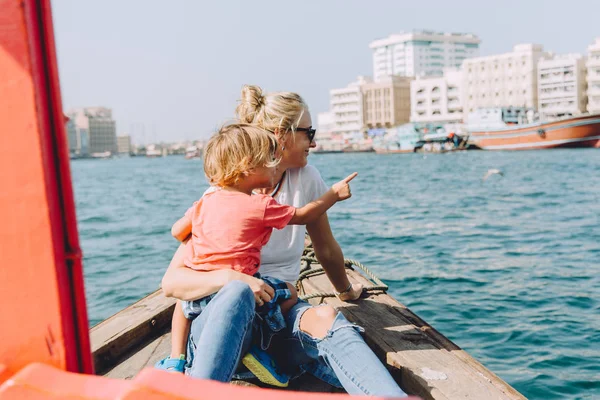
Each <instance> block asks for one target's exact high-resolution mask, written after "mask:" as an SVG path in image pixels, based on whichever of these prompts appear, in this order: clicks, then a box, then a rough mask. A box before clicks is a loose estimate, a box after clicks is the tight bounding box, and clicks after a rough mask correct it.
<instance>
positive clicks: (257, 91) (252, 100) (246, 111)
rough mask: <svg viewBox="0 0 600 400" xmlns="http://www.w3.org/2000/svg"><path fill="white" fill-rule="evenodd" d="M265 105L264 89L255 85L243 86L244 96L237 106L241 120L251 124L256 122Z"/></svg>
mask: <svg viewBox="0 0 600 400" xmlns="http://www.w3.org/2000/svg"><path fill="white" fill-rule="evenodd" d="M264 105H265V97H264V96H263V93H262V89H261V88H260V87H258V86H254V85H244V87H243V88H242V98H241V100H240V104H239V105H238V106H237V108H236V114H237V116H238V118H239V120H240V121H242V122H246V123H248V124H251V123H253V122H254V119H255V117H256V114H257V113H258V112H259V111H260V109H261V108H262V107H263V106H264Z"/></svg>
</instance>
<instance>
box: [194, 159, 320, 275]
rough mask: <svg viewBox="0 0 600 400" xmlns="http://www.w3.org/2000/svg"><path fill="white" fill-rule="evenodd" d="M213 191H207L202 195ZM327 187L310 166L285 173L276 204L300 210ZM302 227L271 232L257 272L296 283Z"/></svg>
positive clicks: (301, 248)
mask: <svg viewBox="0 0 600 400" xmlns="http://www.w3.org/2000/svg"><path fill="white" fill-rule="evenodd" d="M214 190H216V188H214V187H210V188H208V189H207V190H206V191H205V192H204V194H206V193H209V192H212V191H214ZM328 190H329V187H328V186H327V185H326V184H325V182H324V181H323V178H322V177H321V174H320V173H319V171H318V170H317V169H316V168H315V167H313V166H312V165H307V166H306V167H303V168H290V169H288V170H286V172H285V176H284V178H283V182H281V187H280V188H279V191H278V192H277V194H276V195H275V200H277V202H278V203H279V204H287V205H289V206H293V207H296V208H298V207H303V206H305V205H306V204H308V203H310V202H311V201H315V200H317V199H318V198H319V197H321V196H322V195H323V194H325V192H327V191H328ZM305 233H306V226H305V225H288V226H286V227H285V228H283V229H281V230H279V229H273V233H272V234H271V238H270V239H269V242H268V243H267V245H266V246H265V247H263V248H262V251H261V252H260V255H261V265H260V268H259V272H260V273H261V274H263V275H266V276H272V277H273V278H277V279H281V280H282V281H286V282H291V283H295V282H296V280H297V279H298V275H300V258H301V257H302V251H303V250H304V235H305Z"/></svg>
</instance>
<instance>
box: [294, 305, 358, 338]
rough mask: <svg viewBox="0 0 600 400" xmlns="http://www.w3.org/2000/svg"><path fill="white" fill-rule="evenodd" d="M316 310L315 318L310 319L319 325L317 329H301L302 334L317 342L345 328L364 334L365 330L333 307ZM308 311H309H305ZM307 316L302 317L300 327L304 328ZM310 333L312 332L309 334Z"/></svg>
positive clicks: (320, 307) (324, 306)
mask: <svg viewBox="0 0 600 400" xmlns="http://www.w3.org/2000/svg"><path fill="white" fill-rule="evenodd" d="M312 310H314V314H315V315H314V316H310V317H309V318H314V321H311V322H313V323H316V324H317V328H316V329H315V328H314V327H313V328H312V329H310V328H309V329H308V330H306V329H299V330H300V331H301V332H302V333H304V334H306V335H309V336H311V338H312V339H314V340H315V342H319V341H321V340H324V339H327V338H329V337H331V336H332V335H333V334H334V333H335V332H337V331H338V330H340V329H343V328H352V329H355V330H356V331H357V332H358V333H363V332H364V329H363V328H362V327H360V326H358V325H356V324H353V323H351V322H350V321H348V320H347V319H346V317H344V315H343V314H342V313H341V312H339V311H336V310H335V309H334V308H333V307H331V306H328V305H322V306H318V307H314V308H312ZM305 311H308V310H305ZM305 316H306V313H303V314H302V315H301V316H300V327H302V318H303V317H305ZM309 331H310V332H309Z"/></svg>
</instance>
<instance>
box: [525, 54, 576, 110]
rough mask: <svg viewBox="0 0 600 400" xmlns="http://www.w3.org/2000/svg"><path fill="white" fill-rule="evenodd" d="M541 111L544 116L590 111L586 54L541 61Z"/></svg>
mask: <svg viewBox="0 0 600 400" xmlns="http://www.w3.org/2000/svg"><path fill="white" fill-rule="evenodd" d="M537 75H538V111H539V113H540V116H541V117H542V118H558V117H563V116H571V115H580V114H582V113H584V112H585V111H586V106H587V93H586V88H587V81H586V69H585V57H583V56H582V55H581V54H565V55H561V56H555V57H554V58H549V59H541V60H540V61H539V62H538V72H537Z"/></svg>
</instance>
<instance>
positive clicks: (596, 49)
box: [587, 38, 600, 114]
mask: <svg viewBox="0 0 600 400" xmlns="http://www.w3.org/2000/svg"><path fill="white" fill-rule="evenodd" d="M587 95H588V106H587V110H588V112H589V113H590V114H596V113H600V38H596V41H595V42H594V43H593V44H591V45H590V46H589V47H588V59H587Z"/></svg>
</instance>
